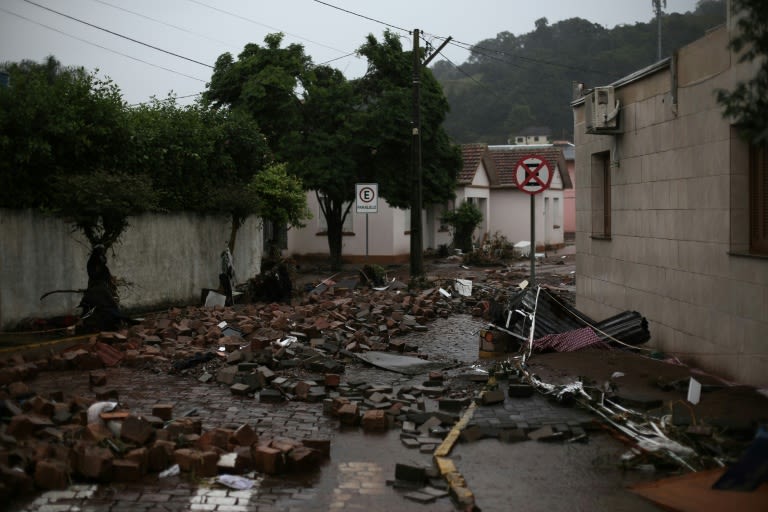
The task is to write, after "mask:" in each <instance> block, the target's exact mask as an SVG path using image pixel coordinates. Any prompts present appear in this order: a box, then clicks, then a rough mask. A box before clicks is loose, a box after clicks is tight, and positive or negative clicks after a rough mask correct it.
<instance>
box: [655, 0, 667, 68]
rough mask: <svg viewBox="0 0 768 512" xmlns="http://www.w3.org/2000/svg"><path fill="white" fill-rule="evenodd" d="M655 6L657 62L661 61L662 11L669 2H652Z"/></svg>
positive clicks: (657, 0)
mask: <svg viewBox="0 0 768 512" xmlns="http://www.w3.org/2000/svg"><path fill="white" fill-rule="evenodd" d="M651 3H652V4H653V12H654V13H655V14H656V38H657V41H656V42H657V44H656V60H657V61H660V60H661V15H662V14H664V11H662V9H663V8H664V7H666V6H667V0H651Z"/></svg>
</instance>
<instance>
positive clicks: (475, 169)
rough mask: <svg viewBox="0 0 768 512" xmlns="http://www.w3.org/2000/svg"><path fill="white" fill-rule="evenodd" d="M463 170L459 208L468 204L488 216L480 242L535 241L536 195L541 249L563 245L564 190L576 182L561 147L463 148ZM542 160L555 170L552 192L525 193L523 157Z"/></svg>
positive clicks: (459, 184)
mask: <svg viewBox="0 0 768 512" xmlns="http://www.w3.org/2000/svg"><path fill="white" fill-rule="evenodd" d="M462 155H463V156H464V167H463V168H462V170H461V173H460V174H459V180H458V186H457V190H456V204H460V202H461V201H464V200H467V201H470V202H472V203H474V204H475V206H477V207H478V209H479V210H480V211H481V213H482V214H483V221H482V223H481V225H480V226H479V227H478V229H477V231H476V235H475V238H476V239H477V240H479V241H482V240H483V239H485V238H488V237H494V236H503V237H504V238H506V239H507V241H508V242H510V243H516V242H519V241H521V240H530V239H531V222H530V218H531V217H530V216H531V197H533V201H534V210H535V215H536V223H535V224H536V225H535V228H536V234H535V240H536V246H537V247H538V248H539V249H545V248H547V247H560V246H562V245H563V244H564V236H563V233H564V229H563V212H564V209H563V190H565V189H569V188H571V180H570V177H569V175H568V172H567V165H566V161H565V158H564V157H563V152H562V149H561V148H559V147H556V146H554V145H552V144H539V145H503V146H488V145H486V144H466V145H464V146H462ZM530 156H536V157H540V158H542V159H543V160H545V161H546V162H547V164H548V167H549V169H550V170H551V172H552V181H551V183H550V186H549V188H547V189H546V190H544V191H543V192H541V193H539V194H536V195H533V196H531V195H529V194H527V193H526V192H524V191H522V190H520V189H519V188H518V186H517V184H516V183H515V169H516V168H517V166H518V164H519V162H520V161H521V160H522V159H525V158H528V157H530Z"/></svg>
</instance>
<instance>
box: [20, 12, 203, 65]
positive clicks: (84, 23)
mask: <svg viewBox="0 0 768 512" xmlns="http://www.w3.org/2000/svg"><path fill="white" fill-rule="evenodd" d="M23 1H24V2H26V3H28V4H30V5H34V6H35V7H39V8H40V9H43V10H46V11H49V12H52V13H54V14H57V15H59V16H62V17H64V18H67V19H70V20H73V21H76V22H78V23H82V24H83V25H87V26H89V27H91V28H95V29H97V30H101V31H103V32H107V33H108V34H112V35H113V36H117V37H121V38H123V39H127V40H128V41H131V42H134V43H136V44H140V45H142V46H146V47H147V48H152V49H153V50H157V51H159V52H163V53H167V54H168V55H172V56H174V57H177V58H179V59H183V60H186V61H189V62H192V63H194V64H199V65H200V66H205V67H207V68H210V69H213V66H211V65H210V64H206V63H205V62H200V61H199V60H195V59H192V58H189V57H185V56H184V55H180V54H178V53H174V52H172V51H169V50H165V49H163V48H160V47H159V46H154V45H151V44H149V43H145V42H143V41H139V40H138V39H134V38H132V37H129V36H126V35H123V34H119V33H117V32H114V31H112V30H109V29H106V28H104V27H100V26H99V25H95V24H93V23H89V22H87V21H84V20H81V19H79V18H75V17H74V16H70V15H69V14H64V13H63V12H59V11H57V10H55V9H51V8H50V7H46V6H44V5H40V4H38V3H35V2H33V1H32V0H23Z"/></svg>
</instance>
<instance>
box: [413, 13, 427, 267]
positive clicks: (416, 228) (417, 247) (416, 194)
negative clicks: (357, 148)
mask: <svg viewBox="0 0 768 512" xmlns="http://www.w3.org/2000/svg"><path fill="white" fill-rule="evenodd" d="M419 57H420V56H419V29H417V28H415V29H413V104H412V116H413V117H412V126H411V135H412V139H411V179H412V184H413V185H412V189H411V194H412V195H411V279H413V278H415V277H419V276H422V275H424V255H423V252H424V248H423V245H424V243H423V240H422V235H421V201H422V197H421V59H420V58H419Z"/></svg>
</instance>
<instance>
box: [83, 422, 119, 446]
mask: <svg viewBox="0 0 768 512" xmlns="http://www.w3.org/2000/svg"><path fill="white" fill-rule="evenodd" d="M112 437H113V435H112V431H111V430H109V428H108V427H107V426H106V425H104V424H103V423H89V424H88V425H86V426H85V431H84V433H83V438H84V439H88V440H90V441H94V442H96V443H100V442H101V441H103V440H104V439H110V438H112Z"/></svg>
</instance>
